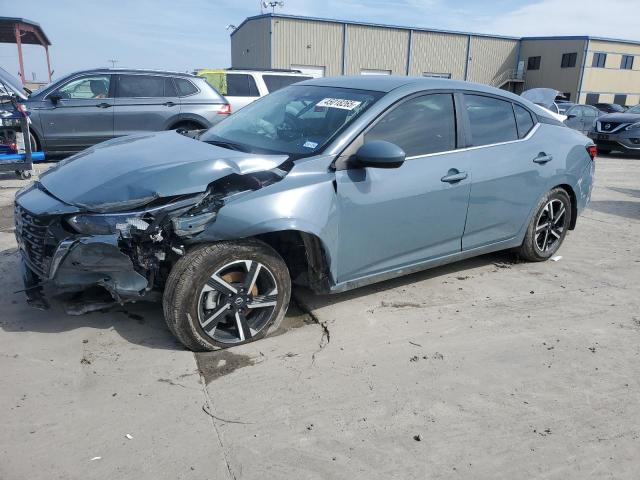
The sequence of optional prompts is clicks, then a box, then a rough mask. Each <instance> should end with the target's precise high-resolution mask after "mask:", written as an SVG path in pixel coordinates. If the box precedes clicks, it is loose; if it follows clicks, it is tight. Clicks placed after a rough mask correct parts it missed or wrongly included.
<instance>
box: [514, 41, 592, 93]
mask: <svg viewBox="0 0 640 480" xmlns="http://www.w3.org/2000/svg"><path fill="white" fill-rule="evenodd" d="M585 46H586V40H561V39H550V40H522V47H521V49H520V59H521V60H523V61H524V62H525V63H524V65H525V69H526V68H527V60H528V58H529V57H540V69H539V70H526V71H525V89H530V88H555V89H556V90H559V91H560V92H563V93H564V92H567V93H570V94H571V100H572V101H576V95H577V92H578V85H579V84H580V75H581V72H582V70H581V65H582V58H583V57H584V49H585ZM564 53H576V54H577V55H576V66H575V67H569V68H562V54H564Z"/></svg>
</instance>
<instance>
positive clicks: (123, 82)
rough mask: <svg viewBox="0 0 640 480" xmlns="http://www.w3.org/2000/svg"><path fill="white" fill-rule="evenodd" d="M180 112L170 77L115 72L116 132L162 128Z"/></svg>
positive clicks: (127, 133) (119, 133)
mask: <svg viewBox="0 0 640 480" xmlns="http://www.w3.org/2000/svg"><path fill="white" fill-rule="evenodd" d="M179 113H180V100H179V99H178V95H177V92H176V87H175V85H174V83H173V79H172V78H171V77H165V76H162V75H142V74H120V75H117V86H116V99H115V113H114V132H115V135H116V136H120V135H131V134H134V133H140V132H148V131H158V130H164V129H165V128H167V127H168V125H167V123H168V122H169V119H170V118H171V117H174V116H177V115H178V114H179Z"/></svg>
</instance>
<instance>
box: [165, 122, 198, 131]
mask: <svg viewBox="0 0 640 480" xmlns="http://www.w3.org/2000/svg"><path fill="white" fill-rule="evenodd" d="M203 128H204V127H203V126H202V125H200V124H199V123H196V122H180V123H177V124H175V125H174V126H173V127H172V128H170V129H169V130H176V131H177V132H178V133H186V132H190V131H191V130H202V129H203Z"/></svg>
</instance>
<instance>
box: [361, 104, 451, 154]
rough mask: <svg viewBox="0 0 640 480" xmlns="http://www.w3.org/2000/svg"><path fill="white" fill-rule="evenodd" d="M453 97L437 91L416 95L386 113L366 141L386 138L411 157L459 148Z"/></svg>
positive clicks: (367, 135)
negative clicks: (431, 93)
mask: <svg viewBox="0 0 640 480" xmlns="http://www.w3.org/2000/svg"><path fill="white" fill-rule="evenodd" d="M455 125H456V122H455V113H454V107H453V97H452V95H450V94H444V93H439V94H433V95H424V96H421V97H417V98H413V99H411V100H408V101H406V102H404V103H403V104H401V105H400V106H398V107H396V108H394V109H393V110H392V111H391V112H389V113H388V114H386V115H385V116H384V117H383V118H382V119H381V120H380V121H379V122H378V123H377V124H376V125H375V126H374V127H373V128H372V129H371V130H369V131H368V132H367V133H366V134H365V136H364V141H365V142H368V141H371V140H386V141H387V142H391V143H394V144H396V145H398V146H399V147H400V148H402V149H403V150H404V152H405V153H406V154H407V157H412V156H416V155H426V154H427V153H437V152H444V151H448V150H453V149H455V148H456V126H455Z"/></svg>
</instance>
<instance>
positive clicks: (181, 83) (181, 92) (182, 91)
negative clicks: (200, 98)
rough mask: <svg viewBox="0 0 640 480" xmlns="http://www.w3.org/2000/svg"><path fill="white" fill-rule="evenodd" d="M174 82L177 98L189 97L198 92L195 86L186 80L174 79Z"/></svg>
mask: <svg viewBox="0 0 640 480" xmlns="http://www.w3.org/2000/svg"><path fill="white" fill-rule="evenodd" d="M174 81H175V82H176V87H177V88H178V96H180V97H187V96H189V95H193V94H194V93H197V91H198V89H197V88H196V86H195V85H194V84H193V83H191V82H190V81H189V80H187V79H186V78H174Z"/></svg>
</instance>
